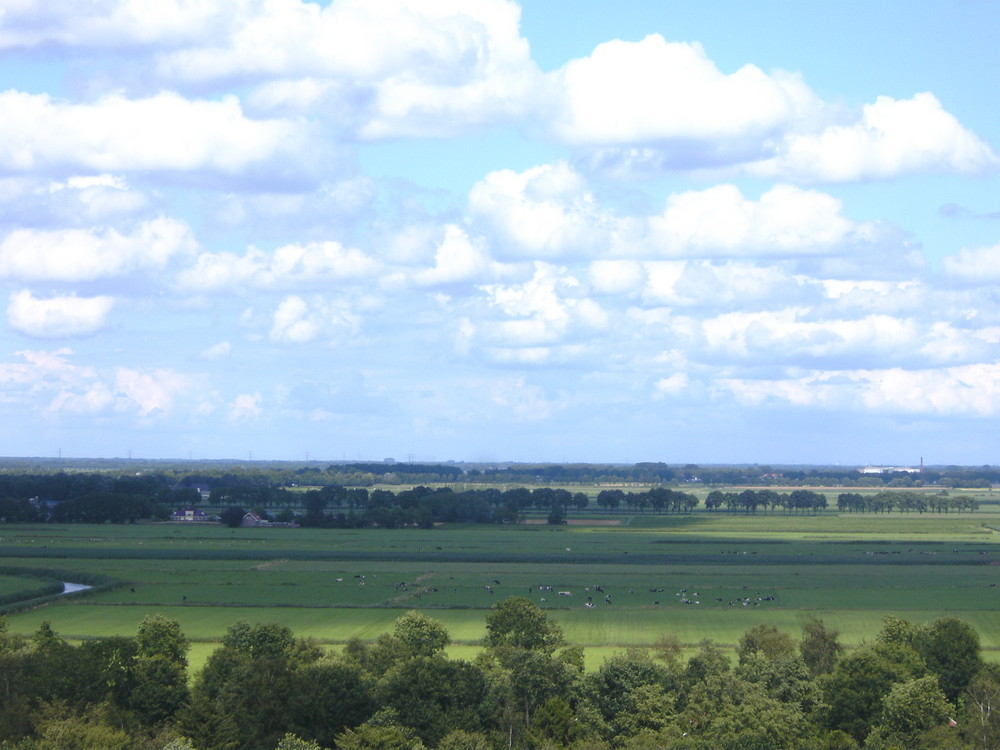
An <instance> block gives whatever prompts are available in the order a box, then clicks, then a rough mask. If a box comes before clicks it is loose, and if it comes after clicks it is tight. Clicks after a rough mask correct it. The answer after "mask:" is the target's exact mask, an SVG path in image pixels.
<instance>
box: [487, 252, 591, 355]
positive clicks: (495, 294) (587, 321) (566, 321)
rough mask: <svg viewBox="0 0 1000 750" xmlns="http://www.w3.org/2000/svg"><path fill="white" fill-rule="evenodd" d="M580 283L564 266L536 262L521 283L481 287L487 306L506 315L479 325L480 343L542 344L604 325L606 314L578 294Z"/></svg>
mask: <svg viewBox="0 0 1000 750" xmlns="http://www.w3.org/2000/svg"><path fill="white" fill-rule="evenodd" d="M579 288H580V283H579V281H577V279H576V278H574V277H572V276H569V275H565V270H564V269H559V268H557V267H554V266H551V265H549V264H547V263H540V262H539V263H536V264H535V274H534V276H533V277H532V278H531V280H529V281H527V282H524V283H523V284H516V285H502V284H495V285H488V286H484V287H482V290H483V291H484V292H485V293H486V295H487V297H488V299H489V302H490V305H491V306H493V307H495V308H497V309H499V310H500V311H501V312H503V313H504V315H506V316H507V319H501V320H496V321H484V322H483V323H482V324H481V326H480V329H479V330H480V335H481V336H482V339H483V342H484V343H485V344H487V345H492V346H498V347H513V348H531V347H546V346H552V345H562V344H567V343H572V340H573V339H574V338H576V337H579V336H592V335H593V334H594V333H595V332H599V331H602V330H604V329H605V328H607V326H608V322H609V321H608V315H607V313H606V312H605V310H604V309H603V308H602V307H601V306H600V305H598V304H597V303H596V302H594V301H593V300H591V299H589V298H587V297H583V296H580V295H579Z"/></svg>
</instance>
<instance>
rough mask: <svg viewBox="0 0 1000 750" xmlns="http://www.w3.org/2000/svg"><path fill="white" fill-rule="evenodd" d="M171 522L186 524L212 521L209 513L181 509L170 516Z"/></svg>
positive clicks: (192, 509)
mask: <svg viewBox="0 0 1000 750" xmlns="http://www.w3.org/2000/svg"><path fill="white" fill-rule="evenodd" d="M170 520H171V521H183V522H185V523H197V522H202V523H204V522H207V521H211V520H212V519H211V518H209V516H208V513H206V512H205V511H203V510H200V509H198V508H181V509H180V510H175V511H174V512H173V513H171V514H170Z"/></svg>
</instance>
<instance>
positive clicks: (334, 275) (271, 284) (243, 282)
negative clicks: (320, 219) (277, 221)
mask: <svg viewBox="0 0 1000 750" xmlns="http://www.w3.org/2000/svg"><path fill="white" fill-rule="evenodd" d="M378 269H379V264H378V263H377V262H376V261H374V260H373V259H371V258H369V257H368V256H367V255H365V254H364V253H362V252H361V251H360V250H357V249H353V248H346V247H344V246H343V245H341V244H340V243H339V242H332V241H330V242H314V243H309V244H305V245H300V244H291V245H282V246H281V247H279V248H277V249H276V250H274V251H273V252H270V253H268V252H265V251H263V250H260V249H258V248H255V247H251V248H249V249H248V250H247V251H246V252H245V253H244V254H243V255H236V254H235V253H202V254H201V255H199V256H198V258H197V260H196V261H195V262H194V264H193V265H192V266H191V267H190V268H188V269H185V270H184V271H183V272H182V273H181V274H180V276H179V281H178V284H179V287H180V288H181V289H184V290H188V291H197V292H207V291H225V290H240V289H279V290H280V289H290V288H302V287H306V288H308V287H317V286H320V287H322V286H328V285H330V284H331V283H335V282H338V281H345V280H351V279H362V278H366V277H369V276H372V275H373V274H374V273H375V272H376V271H377V270H378Z"/></svg>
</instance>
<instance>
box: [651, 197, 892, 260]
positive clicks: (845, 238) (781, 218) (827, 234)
mask: <svg viewBox="0 0 1000 750" xmlns="http://www.w3.org/2000/svg"><path fill="white" fill-rule="evenodd" d="M841 210H842V204H841V202H840V201H839V200H837V199H836V198H833V197H832V196H830V195H827V194H825V193H820V192H818V191H815V190H802V189H801V188H797V187H794V186H792V185H776V186H775V187H773V188H771V189H769V190H767V191H766V192H765V193H763V194H762V195H761V197H760V200H759V201H753V200H747V199H746V198H744V197H743V194H742V193H741V192H740V190H739V188H738V187H736V186H735V185H717V186H715V187H712V188H708V189H707V190H689V191H686V192H683V193H675V194H674V195H671V196H670V198H669V199H668V200H667V205H666V208H665V210H664V211H663V213H662V214H661V215H659V216H654V217H652V218H651V219H650V221H649V223H650V234H651V242H652V243H653V245H654V247H656V248H657V249H658V250H659V251H660V252H662V253H663V254H666V255H714V256H717V257H718V256H726V255H738V254H750V253H753V254H754V255H758V256H759V255H786V254H797V253H803V252H806V253H808V252H817V251H829V250H830V248H834V247H836V248H838V249H839V246H840V245H842V244H843V243H848V242H857V241H859V240H860V241H865V240H868V239H869V238H871V237H872V236H873V235H874V233H875V230H874V228H873V227H872V226H870V225H857V224H854V223H853V222H851V221H850V220H848V219H846V218H844V217H843V215H842V213H841Z"/></svg>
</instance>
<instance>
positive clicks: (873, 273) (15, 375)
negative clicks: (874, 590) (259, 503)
mask: <svg viewBox="0 0 1000 750" xmlns="http://www.w3.org/2000/svg"><path fill="white" fill-rule="evenodd" d="M997 28H1000V10H998V7H997V6H996V4H994V3H987V2H974V1H972V0H969V1H967V2H953V3H947V4H946V3H917V4H914V3H909V2H879V3H861V2H847V3H838V4H836V5H820V4H818V3H791V2H772V3H759V4H753V5H750V4H747V3H741V2H720V3H711V4H707V3H660V2H640V1H638V0H632V1H624V2H619V3H615V4H614V6H613V7H612V6H610V5H608V4H606V3H581V2H569V1H567V0H525V1H524V2H522V3H520V4H518V3H515V2H508V1H506V0H421V1H420V2H415V1H414V0H333V1H332V2H329V3H322V4H315V3H306V2H302V1H301V0H271V1H270V2H262V1H258V0H219V1H218V2H213V3H202V2H196V1H195V0H163V1H162V2H158V3H156V4H149V3H145V2H140V1H139V0H96V1H95V2H91V3H87V4H84V5H81V4H79V3H71V2H68V1H64V0H47V1H46V2H40V1H33V0H14V1H13V2H7V3H0V284H2V291H0V302H3V301H4V300H5V303H6V307H5V310H4V312H5V318H4V325H3V326H2V327H0V341H2V349H0V414H2V418H3V419H4V421H5V423H6V424H7V426H8V427H7V429H6V430H4V431H3V433H2V437H0V454H4V455H12V456H55V455H58V454H61V455H64V456H108V457H114V456H126V455H129V454H131V455H133V456H137V457H148V458H160V457H162V458H187V457H189V456H190V457H192V458H243V457H249V456H251V455H252V456H253V457H254V458H261V459H288V460H298V459H304V458H306V457H307V456H308V457H309V458H311V459H314V460H335V459H343V458H347V459H359V458H363V459H381V458H385V457H395V458H397V459H405V458H408V457H413V458H414V459H416V460H424V461H429V460H464V461H508V460H515V461H558V462H569V461H595V462H597V461H608V462H635V461H649V460H657V461H666V462H669V463H687V462H698V463H727V462H740V463H743V462H760V463H843V464H866V463H885V464H915V463H917V462H918V461H919V460H920V458H921V457H923V458H924V460H925V461H926V462H927V463H928V464H947V463H964V464H984V463H997V460H998V458H997V455H996V450H995V447H994V446H995V437H994V435H995V433H996V427H997V417H998V414H1000V300H998V297H997V294H996V289H997V283H998V281H1000V190H998V186H1000V185H998V174H1000V156H998V149H1000V145H998V144H1000V132H998V131H1000V125H998V121H997V119H996V112H995V99H996V96H995V95H996V91H997V90H998V85H1000V73H998V71H1000V60H998V53H997V47H996V44H995V41H994V39H993V36H994V35H995V30H996V29H997Z"/></svg>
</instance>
